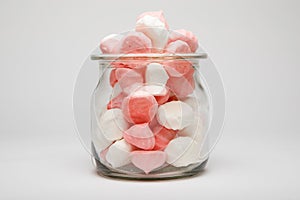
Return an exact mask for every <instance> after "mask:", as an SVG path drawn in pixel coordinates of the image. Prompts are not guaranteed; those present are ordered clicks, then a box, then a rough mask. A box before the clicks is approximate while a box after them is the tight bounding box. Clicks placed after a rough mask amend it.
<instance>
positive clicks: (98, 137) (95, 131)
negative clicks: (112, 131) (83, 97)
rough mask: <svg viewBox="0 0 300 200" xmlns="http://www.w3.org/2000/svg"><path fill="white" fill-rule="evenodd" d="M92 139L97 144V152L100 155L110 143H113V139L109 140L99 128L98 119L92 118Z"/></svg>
mask: <svg viewBox="0 0 300 200" xmlns="http://www.w3.org/2000/svg"><path fill="white" fill-rule="evenodd" d="M91 129H92V130H91V139H92V142H93V144H94V146H95V149H96V152H97V153H98V155H99V154H100V152H101V151H102V150H104V149H105V148H107V147H108V146H109V145H111V144H112V143H113V141H110V140H108V139H107V138H105V137H104V135H103V134H102V132H101V131H100V128H99V123H97V119H94V118H93V119H92V127H91Z"/></svg>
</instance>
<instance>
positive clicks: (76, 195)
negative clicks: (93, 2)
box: [0, 133, 300, 200]
mask: <svg viewBox="0 0 300 200" xmlns="http://www.w3.org/2000/svg"><path fill="white" fill-rule="evenodd" d="M285 134H289V133H285ZM246 135H247V137H246ZM253 135H255V133H248V134H245V133H240V134H237V137H236V138H232V137H231V136H230V135H229V134H228V135H224V136H223V137H222V140H221V141H220V143H219V145H218V146H217V148H216V149H215V152H214V153H213V154H212V156H211V158H210V160H209V163H208V166H207V169H206V171H205V172H204V173H202V174H201V175H200V176H197V177H193V178H188V179H182V180H171V181H157V182H140V181H138V182H135V181H124V180H115V179H106V178H102V177H100V176H98V175H97V174H96V173H95V171H94V168H93V166H92V164H91V162H90V160H89V156H88V153H86V152H85V151H84V150H83V148H81V145H80V142H79V141H78V140H77V139H76V136H74V135H73V134H68V137H64V138H62V137H60V138H56V139H54V138H53V137H50V138H51V139H49V140H48V141H47V143H45V141H43V140H41V139H44V138H36V139H35V145H34V146H33V145H32V144H33V143H32V140H31V139H29V138H28V139H22V140H13V139H7V140H1V141H0V156H1V160H0V162H1V165H0V168H1V171H0V177H1V179H0V185H1V193H0V199H121V198H124V199H132V200H134V199H144V200H148V199H149V200H153V199H162V197H164V198H166V199H197V200H198V199H299V198H300V194H299V176H298V175H297V172H298V170H299V168H300V163H299V153H298V152H299V151H300V146H299V144H298V141H299V139H300V137H299V136H298V137H297V138H293V139H292V138H286V137H285V135H284V134H282V136H281V137H280V138H279V139H278V140H270V138H269V137H266V136H264V135H263V134H262V135H261V137H260V138H259V140H257V138H256V137H251V136H253ZM7 150H9V151H7ZM253 152H255V153H253Z"/></svg>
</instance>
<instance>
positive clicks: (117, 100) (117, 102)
mask: <svg viewBox="0 0 300 200" xmlns="http://www.w3.org/2000/svg"><path fill="white" fill-rule="evenodd" d="M125 97H126V95H125V94H124V93H123V92H122V93H120V94H119V95H118V96H116V97H114V98H113V99H112V100H110V101H109V102H108V104H107V109H108V110H109V109H112V108H121V106H122V102H123V100H124V98H125Z"/></svg>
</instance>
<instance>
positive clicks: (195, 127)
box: [178, 116, 204, 144]
mask: <svg viewBox="0 0 300 200" xmlns="http://www.w3.org/2000/svg"><path fill="white" fill-rule="evenodd" d="M203 129H204V127H203V120H202V119H201V118H200V117H199V116H195V118H194V119H193V122H192V123H191V124H190V125H189V126H187V127H185V128H184V129H182V130H180V131H179V132H178V135H179V136H186V137H190V138H192V139H194V140H195V141H196V142H197V143H199V144H201V143H202V140H203V137H204V135H203V134H204V133H203Z"/></svg>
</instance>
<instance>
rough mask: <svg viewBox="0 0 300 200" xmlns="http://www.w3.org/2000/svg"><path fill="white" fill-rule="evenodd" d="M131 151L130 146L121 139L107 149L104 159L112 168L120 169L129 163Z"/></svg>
mask: <svg viewBox="0 0 300 200" xmlns="http://www.w3.org/2000/svg"><path fill="white" fill-rule="evenodd" d="M131 151H132V146H131V145H130V144H128V143H127V142H126V141H125V140H124V139H122V140H119V141H116V142H115V143H113V144H112V145H111V146H110V147H109V148H108V151H107V153H106V157H105V158H106V161H107V162H108V163H109V164H111V166H112V167H114V168H117V167H121V166H124V165H127V164H129V163H130V159H129V157H130V152H131Z"/></svg>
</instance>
